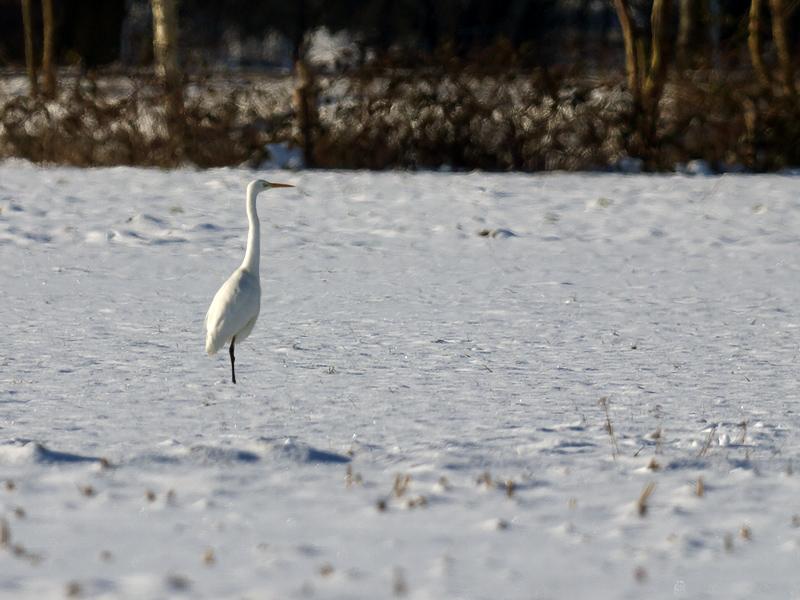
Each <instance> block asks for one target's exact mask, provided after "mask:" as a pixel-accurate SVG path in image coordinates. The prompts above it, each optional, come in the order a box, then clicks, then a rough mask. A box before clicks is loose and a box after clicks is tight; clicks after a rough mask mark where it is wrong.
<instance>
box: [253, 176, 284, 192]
mask: <svg viewBox="0 0 800 600" xmlns="http://www.w3.org/2000/svg"><path fill="white" fill-rule="evenodd" d="M247 187H248V188H249V189H250V190H252V191H253V193H255V194H258V193H260V192H263V191H265V190H268V189H270V188H290V187H294V186H293V185H289V184H288V183H272V182H269V181H264V180H263V179H256V180H254V181H251V182H250V185H248V186H247Z"/></svg>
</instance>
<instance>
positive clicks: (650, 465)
mask: <svg viewBox="0 0 800 600" xmlns="http://www.w3.org/2000/svg"><path fill="white" fill-rule="evenodd" d="M647 468H648V469H650V470H651V471H660V470H661V465H660V464H659V462H658V461H657V460H656V459H655V458H651V459H650V462H649V463H647Z"/></svg>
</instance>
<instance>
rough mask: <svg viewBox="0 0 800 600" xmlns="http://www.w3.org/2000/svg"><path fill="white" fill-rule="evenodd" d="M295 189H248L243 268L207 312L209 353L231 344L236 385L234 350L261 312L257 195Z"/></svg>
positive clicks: (261, 185)
mask: <svg viewBox="0 0 800 600" xmlns="http://www.w3.org/2000/svg"><path fill="white" fill-rule="evenodd" d="M286 187H294V186H293V185H289V184H287V183H270V182H269V181H264V180H263V179H256V180H254V181H251V182H250V183H249V184H248V186H247V222H248V223H249V229H248V231H247V250H246V251H245V253H244V260H243V261H242V264H241V266H240V267H239V268H238V269H236V270H235V271H234V272H233V273H232V274H231V276H230V277H228V280H227V281H226V282H225V283H223V284H222V287H220V288H219V290H217V293H216V294H214V299H213V300H212V301H211V306H209V307H208V312H207V313H206V320H205V327H206V352H208V354H209V356H211V355H212V354H215V353H216V352H217V351H218V350H219V349H220V348H222V347H223V346H225V344H227V343H228V342H230V350H229V352H228V353H229V354H230V356H231V379H232V380H233V383H236V369H235V367H234V362H236V358H235V357H234V354H233V348H234V346H235V345H236V344H238V343H241V342H243V341H244V340H245V338H246V337H247V336H248V335H250V332H251V331H253V326H254V325H255V324H256V319H258V313H259V311H260V310H261V276H260V272H259V259H260V253H261V227H260V225H259V222H258V213H257V212H256V196H258V194H259V193H261V192H263V191H265V190H268V189H270V188H286Z"/></svg>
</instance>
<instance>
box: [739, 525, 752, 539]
mask: <svg viewBox="0 0 800 600" xmlns="http://www.w3.org/2000/svg"><path fill="white" fill-rule="evenodd" d="M739 537H741V538H742V539H743V540H746V541H748V542H749V541H750V540H752V539H753V530H752V529H750V526H749V525H747V524H744V525H742V528H741V529H740V530H739Z"/></svg>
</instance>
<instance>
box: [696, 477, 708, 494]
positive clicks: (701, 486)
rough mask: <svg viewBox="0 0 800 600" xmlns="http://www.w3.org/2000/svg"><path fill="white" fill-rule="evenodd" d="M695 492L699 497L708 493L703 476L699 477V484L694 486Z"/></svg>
mask: <svg viewBox="0 0 800 600" xmlns="http://www.w3.org/2000/svg"><path fill="white" fill-rule="evenodd" d="M694 493H695V495H696V496H697V497H698V498H702V497H703V496H705V495H706V484H705V483H704V482H703V478H702V477H698V478H697V484H696V485H695V487H694Z"/></svg>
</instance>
